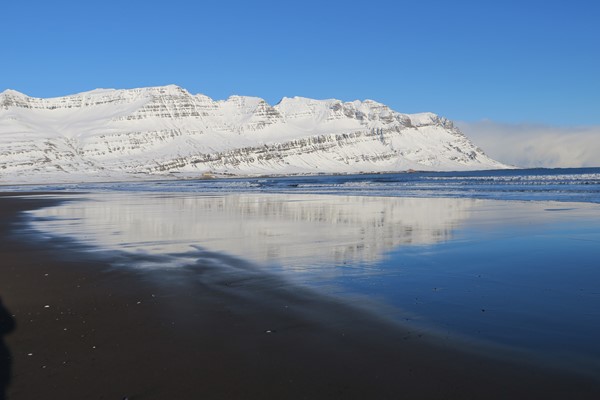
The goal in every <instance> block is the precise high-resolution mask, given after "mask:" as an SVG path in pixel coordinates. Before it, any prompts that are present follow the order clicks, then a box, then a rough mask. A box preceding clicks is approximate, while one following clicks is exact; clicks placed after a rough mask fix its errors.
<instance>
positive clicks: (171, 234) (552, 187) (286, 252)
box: [3, 168, 600, 376]
mask: <svg viewBox="0 0 600 400" xmlns="http://www.w3.org/2000/svg"><path fill="white" fill-rule="evenodd" d="M3 189H4V190H20V191H23V190H27V191H58V192H65V193H72V195H71V196H67V197H71V199H70V200H69V201H66V202H64V203H63V204H61V205H60V206H57V207H52V208H46V209H41V210H36V211H33V212H31V213H30V225H31V228H32V229H35V230H37V231H39V232H40V234H41V235H44V236H46V237H48V236H66V237H69V238H71V239H73V240H76V241H80V242H82V243H85V244H86V245H87V246H90V248H93V249H95V251H98V249H104V250H110V251H119V252H124V253H129V254H143V255H145V257H140V258H139V260H140V261H139V262H137V263H133V264H128V265H118V266H116V267H119V268H142V269H147V270H148V271H152V270H153V269H156V268H160V269H165V268H182V267H185V266H186V265H188V264H190V263H193V262H196V261H197V260H203V259H206V260H210V262H212V263H214V262H215V260H220V261H218V262H221V263H222V264H223V268H235V265H232V261H231V260H235V259H239V260H242V261H243V262H245V263H251V264H252V265H253V266H254V267H255V268H256V269H257V270H259V271H262V272H264V273H265V274H276V275H278V276H280V277H282V278H284V279H286V280H289V281H290V282H292V283H293V284H295V285H301V286H304V287H308V288H310V289H312V290H315V292H318V293H319V294H321V295H326V296H331V297H334V298H337V299H340V301H343V302H345V303H347V304H351V305H354V306H356V307H359V308H362V309H367V310H369V311H370V312H373V313H377V314H379V315H381V317H382V318H387V319H389V320H392V321H395V322H397V323H399V324H403V325H405V326H409V327H411V329H412V332H413V334H414V335H417V336H419V335H425V336H427V335H429V336H431V335H433V336H437V337H440V338H443V340H446V341H448V342H452V343H462V345H464V346H467V347H472V348H473V349H493V351H494V352H495V354H498V353H504V354H506V355H507V357H508V356H510V357H520V358H522V359H527V360H530V361H531V360H534V361H535V362H538V363H542V364H547V365H553V366H558V367H561V368H567V369H570V370H577V371H578V372H583V373H586V374H589V375H592V376H598V374H599V373H600V340H598V338H600V168H569V169H528V170H499V171H475V172H414V173H390V174H362V175H317V176H292V177H253V178H229V179H202V180H161V181H140V182H122V183H85V184H46V185H36V186H20V187H8V186H6V187H4V188H3ZM233 264H235V263H233Z"/></svg>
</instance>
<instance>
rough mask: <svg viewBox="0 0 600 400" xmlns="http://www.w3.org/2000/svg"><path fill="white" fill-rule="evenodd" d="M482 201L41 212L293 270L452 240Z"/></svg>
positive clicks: (94, 240) (62, 226)
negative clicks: (454, 232)
mask: <svg viewBox="0 0 600 400" xmlns="http://www.w3.org/2000/svg"><path fill="white" fill-rule="evenodd" d="M474 202H476V200H471V199H442V198H386V197H356V196H347V197H346V196H322V195H278V194H234V195H218V196H215V195H206V194H203V195H197V194H194V195H190V194H185V195H182V194H164V193H163V194H160V195H158V194H148V193H144V194H135V193H133V194H131V193H130V194H97V195H90V197H89V200H87V201H78V202H72V203H67V204H65V205H62V206H59V207H55V208H50V209H44V210H38V211H35V215H36V216H37V217H43V219H42V220H38V221H37V222H35V225H36V227H37V228H38V229H41V230H44V231H48V230H49V231H51V232H53V233H58V234H62V235H68V236H70V237H74V238H77V239H78V240H82V241H85V242H88V243H91V244H94V245H98V246H102V247H105V248H106V247H108V248H110V249H118V250H125V251H129V252H143V253H148V254H172V253H184V252H189V251H190V250H192V249H194V248H198V247H200V248H202V249H203V250H208V251H215V252H222V253H226V254H229V255H233V256H237V257H241V258H244V259H248V260H251V261H255V262H259V263H268V264H278V265H281V266H284V267H290V268H292V267H303V266H306V265H344V264H346V265H349V264H358V263H363V264H364V263H375V262H377V261H379V260H381V258H382V257H383V256H384V255H385V253H386V252H388V251H390V250H393V249H394V248H396V247H398V246H403V245H427V244H434V243H439V242H443V241H446V240H449V239H450V238H451V236H452V232H453V230H454V229H455V228H456V227H457V226H458V225H459V224H461V223H462V222H463V221H464V220H466V219H467V218H468V217H469V213H470V212H469V210H470V209H471V208H472V205H473V203H474Z"/></svg>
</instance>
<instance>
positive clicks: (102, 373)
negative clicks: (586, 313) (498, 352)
mask: <svg viewBox="0 0 600 400" xmlns="http://www.w3.org/2000/svg"><path fill="white" fill-rule="evenodd" d="M57 201H61V200H53V199H47V198H43V197H39V196H33V197H30V198H21V197H14V195H7V196H0V260H1V262H0V297H1V298H2V304H3V307H4V309H5V310H6V311H7V312H8V313H9V315H12V316H13V319H14V321H15V322H16V327H15V329H14V330H13V331H12V332H11V333H8V329H0V332H2V334H3V335H4V333H6V334H5V335H4V336H3V337H2V339H1V340H2V342H0V347H2V348H5V349H6V350H7V351H9V352H10V354H11V357H10V359H9V360H0V369H1V370H0V377H2V376H3V373H6V372H10V373H11V377H10V379H9V381H8V382H2V381H0V392H1V391H2V389H3V388H2V386H1V385H5V384H8V387H7V389H6V393H7V398H8V399H10V400H18V399H48V398H57V399H58V398H60V399H71V398H72V399H122V398H125V397H127V398H129V399H198V398H205V399H259V398H260V399H271V398H273V399H275V398H285V399H367V398H369V399H400V398H406V399H469V398H473V399H480V398H486V399H490V398H491V399H494V398H497V399H506V398H527V399H535V398H539V399H542V398H543V399H548V398H556V399H564V398H578V399H597V398H600V382H598V381H594V380H592V379H590V378H587V377H580V376H575V375H571V374H567V373H563V372H560V371H556V370H550V369H543V368H540V367H536V366H533V365H527V364H525V363H517V362H509V361H506V360H503V361H501V360H499V359H494V358H491V357H489V356H482V355H477V354H474V353H471V352H469V351H466V350H465V349H460V348H459V347H457V346H454V345H453V344H452V343H449V342H446V341H444V340H442V339H436V338H434V337H425V336H419V335H417V334H415V333H411V332H410V328H404V327H401V326H398V325H395V324H392V323H390V322H387V321H385V320H381V319H379V318H377V317H375V316H373V315H371V314H369V313H366V312H364V311H361V310H357V309H354V308H352V307H349V306H347V305H344V304H341V303H339V302H338V301H336V300H332V299H329V298H325V297H322V296H320V295H318V294H316V293H314V292H312V291H310V290H308V289H303V288H298V287H296V286H294V285H292V284H290V283H287V282H286V281H284V280H282V279H280V278H278V277H274V276H270V275H267V274H265V273H264V272H261V271H257V270H256V269H254V268H252V265H251V264H247V263H244V262H243V261H235V260H232V263H231V264H232V265H235V266H236V267H235V268H229V269H225V270H224V269H223V268H221V266H220V265H218V264H217V263H211V262H210V260H207V259H203V260H202V261H199V262H198V263H196V264H195V265H190V266H188V267H184V268H178V269H154V270H143V271H142V270H140V269H130V268H115V267H113V265H115V264H121V265H122V264H127V262H128V257H133V256H131V255H125V254H121V253H116V252H111V253H103V252H89V251H84V250H85V248H83V246H82V245H78V244H75V243H73V242H71V241H68V240H63V239H48V238H43V237H40V236H39V235H38V234H36V233H35V232H30V231H27V230H26V229H24V226H25V225H24V224H23V220H22V214H21V212H22V211H24V210H27V209H32V208H36V207H41V206H51V205H52V204H54V203H55V202H57ZM2 324H3V325H4V326H5V327H8V323H5V322H2ZM4 380H6V379H4ZM1 398H2V397H1V395H0V399H1Z"/></svg>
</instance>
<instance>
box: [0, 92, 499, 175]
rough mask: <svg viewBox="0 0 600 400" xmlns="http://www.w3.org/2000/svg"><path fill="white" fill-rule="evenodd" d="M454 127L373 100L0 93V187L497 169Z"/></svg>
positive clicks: (141, 93)
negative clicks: (269, 100) (272, 100)
mask: <svg viewBox="0 0 600 400" xmlns="http://www.w3.org/2000/svg"><path fill="white" fill-rule="evenodd" d="M501 168H508V166H506V165H504V164H502V163H500V162H497V161H495V160H492V159H491V158H489V157H487V156H486V155H485V154H484V152H483V151H482V150H481V149H479V148H478V147H477V146H475V145H474V144H473V143H472V142H471V141H470V140H469V139H468V138H467V137H466V136H465V135H464V134H462V133H461V132H460V131H459V130H458V128H456V127H455V126H454V125H453V123H452V122H451V121H449V120H447V119H445V118H443V117H440V116H437V115H435V114H432V113H420V114H402V113H399V112H396V111H393V110H391V109H390V108H389V107H388V106H386V105H384V104H381V103H378V102H376V101H373V100H364V101H358V100H357V101H352V102H343V101H340V100H335V99H330V100H313V99H308V98H303V97H293V98H287V97H285V98H283V99H281V101H280V102H279V103H277V104H276V105H274V106H271V105H269V104H267V102H266V101H264V100H263V99H260V98H257V97H246V96H231V97H229V98H228V99H227V100H213V99H211V98H210V97H207V96H204V95H202V94H197V95H192V94H190V93H189V92H188V91H187V90H185V89H183V88H181V87H178V86H175V85H169V86H161V87H148V88H139V89H127V90H115V89H96V90H92V91H89V92H84V93H80V94H75V95H70V96H65V97H57V98H48V99H43V98H34V97H29V96H27V95H24V94H22V93H19V92H17V91H14V90H6V91H4V92H2V93H0V182H1V183H39V182H81V181H109V180H132V179H144V178H199V177H203V176H204V177H207V176H223V175H228V176H229V175H231V176H244V175H277V174H282V175H283V174H285V175H287V174H315V173H368V172H399V171H409V170H427V171H433V170H435V171H448V170H481V169H501Z"/></svg>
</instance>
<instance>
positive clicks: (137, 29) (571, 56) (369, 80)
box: [0, 0, 600, 126]
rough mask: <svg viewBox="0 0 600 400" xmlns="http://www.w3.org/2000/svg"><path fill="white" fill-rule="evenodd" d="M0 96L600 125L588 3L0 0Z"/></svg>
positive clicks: (597, 27) (593, 12)
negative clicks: (144, 96)
mask: <svg viewBox="0 0 600 400" xmlns="http://www.w3.org/2000/svg"><path fill="white" fill-rule="evenodd" d="M1 18H2V19H1V23H0V34H1V37H2V46H1V50H0V91H2V90H4V89H7V88H11V89H15V90H18V91H21V92H24V93H26V94H28V95H31V96H36V97H54V96H60V95H65V94H72V93H76V92H81V91H86V90H90V89H94V88H98V87H104V88H131V87H141V86H156V85H165V84H170V83H174V84H177V85H180V86H183V87H185V88H186V89H188V90H189V91H190V92H192V93H204V94H206V95H208V96H211V97H213V98H215V99H222V98H226V97H228V96H229V95H232V94H241V95H253V96H259V97H263V98H265V99H266V100H267V101H268V102H269V103H271V104H274V103H276V102H277V101H278V100H279V99H280V98H281V97H283V96H295V95H299V96H306V97H313V98H332V97H335V98H340V99H343V100H354V99H365V98H371V99H374V100H377V101H380V102H383V103H386V104H388V105H390V106H391V107H392V108H393V109H395V110H397V111H400V112H406V113H412V112H421V111H432V112H435V113H437V114H441V115H444V116H446V117H448V118H450V119H453V120H459V121H481V120H491V121H497V122H499V123H504V124H522V123H537V124H549V125H559V126H571V125H599V124H600V24H599V23H598V21H599V20H600V2H597V1H579V0H572V1H552V0H549V1H527V0H521V1H506V0H505V1H493V2H492V1H460V0H457V1H432V0H430V1H427V0H425V1H414V0H413V1H377V0H375V1H370V2H353V1H344V2H333V1H331V2H324V1H312V0H306V1H295V2H287V1H283V0H279V1H252V2H250V1H218V2H217V1H210V2H197V1H182V0H170V1H168V2H151V1H137V0H133V1H131V0H128V1H122V0H120V1H114V0H104V1H102V2H100V1H98V2H82V1H64V0H62V1H61V0H57V1H27V0H20V1H10V2H8V1H7V2H3V4H2V10H1Z"/></svg>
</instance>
